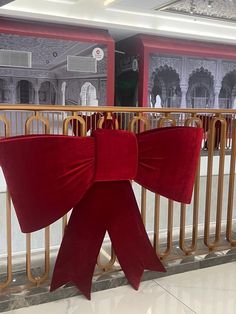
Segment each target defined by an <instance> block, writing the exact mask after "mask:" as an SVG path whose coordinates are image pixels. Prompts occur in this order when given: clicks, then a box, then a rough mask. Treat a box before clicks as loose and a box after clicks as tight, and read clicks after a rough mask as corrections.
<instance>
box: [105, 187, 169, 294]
mask: <svg viewBox="0 0 236 314" xmlns="http://www.w3.org/2000/svg"><path fill="white" fill-rule="evenodd" d="M114 196H115V198H116V199H115V200H114V201H115V203H114V205H115V208H114V207H113V214H112V215H111V216H110V217H111V218H110V221H109V225H108V233H109V236H110V238H111V242H112V244H113V246H114V250H115V252H116V254H117V257H118V260H119V263H120V265H121V267H122V270H123V271H124V273H125V275H126V277H127V279H128V281H129V282H130V284H131V285H132V286H133V287H134V289H136V290H137V289H138V287H139V284H140V280H141V277H142V275H143V272H144V270H145V269H148V270H153V271H160V272H165V271H166V270H165V268H164V266H163V265H162V263H161V262H160V260H159V259H158V257H157V255H156V253H155V251H154V249H153V247H152V245H151V243H150V241H149V238H148V236H147V233H146V230H145V228H144V225H143V222H142V219H141V215H140V212H139V209H138V205H137V202H136V199H135V196H134V193H133V190H132V187H131V184H130V182H129V181H126V182H122V184H121V183H120V185H119V187H117V189H116V194H115V195H114Z"/></svg>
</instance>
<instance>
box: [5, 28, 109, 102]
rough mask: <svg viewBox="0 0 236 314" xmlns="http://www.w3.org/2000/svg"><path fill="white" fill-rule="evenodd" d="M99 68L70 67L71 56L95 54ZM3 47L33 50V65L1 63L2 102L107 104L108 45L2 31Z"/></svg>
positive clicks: (14, 49)
mask: <svg viewBox="0 0 236 314" xmlns="http://www.w3.org/2000/svg"><path fill="white" fill-rule="evenodd" d="M95 48H96V49H97V48H100V49H99V51H102V58H101V57H100V58H97V59H96V68H97V71H96V73H94V71H89V70H88V71H86V72H81V71H78V70H74V71H68V69H67V56H81V57H91V58H94V56H93V55H94V53H93V52H94V49H95ZM0 49H4V50H13V51H19V52H20V51H26V52H31V53H32V67H31V68H23V67H22V68H19V67H14V66H12V67H6V66H0V103H9V104H39V105H43V104H47V105H50V104H52V105H54V104H59V105H60V104H62V105H64V104H78V105H86V106H87V105H92V106H97V105H104V103H106V99H107V95H106V89H105V88H104V86H106V82H107V47H106V45H103V44H96V43H93V42H78V41H70V40H61V39H60V40H58V39H53V38H40V37H32V36H19V35H13V34H4V33H0Z"/></svg>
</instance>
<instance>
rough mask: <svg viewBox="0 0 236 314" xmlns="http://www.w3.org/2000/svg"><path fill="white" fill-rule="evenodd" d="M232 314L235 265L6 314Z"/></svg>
mask: <svg viewBox="0 0 236 314" xmlns="http://www.w3.org/2000/svg"><path fill="white" fill-rule="evenodd" d="M7 313H8V314H31V313H32V314H45V313H47V314H51V313H55V314H191V313H197V314H236V262H233V263H229V264H223V265H220V266H215V267H211V268H205V269H201V270H196V271H191V272H187V273H183V274H178V275H173V276H169V277H165V278H161V279H156V280H151V281H147V282H143V283H142V284H141V286H140V289H139V291H135V290H133V289H132V288H131V287H130V286H124V287H118V288H115V289H110V290H105V291H100V292H96V293H93V294H92V300H91V301H88V300H86V299H85V298H84V297H82V296H78V297H74V298H70V299H66V300H61V301H56V302H52V303H47V304H42V305H38V306H32V307H29V308H22V309H19V310H15V311H10V312H6V314H7Z"/></svg>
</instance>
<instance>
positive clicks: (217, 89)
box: [214, 86, 221, 109]
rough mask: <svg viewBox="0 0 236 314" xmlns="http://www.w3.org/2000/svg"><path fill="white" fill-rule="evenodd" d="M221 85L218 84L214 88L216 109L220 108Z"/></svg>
mask: <svg viewBox="0 0 236 314" xmlns="http://www.w3.org/2000/svg"><path fill="white" fill-rule="evenodd" d="M220 90H221V87H220V86H216V87H215V90H214V109H219V95H220Z"/></svg>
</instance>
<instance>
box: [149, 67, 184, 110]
mask: <svg viewBox="0 0 236 314" xmlns="http://www.w3.org/2000/svg"><path fill="white" fill-rule="evenodd" d="M153 80H154V84H153V88H152V90H151V104H152V106H154V105H155V102H156V97H157V95H159V96H160V97H161V104H162V106H163V107H171V108H172V107H180V104H181V89H180V78H179V75H178V73H177V72H176V71H175V70H174V69H172V68H171V67H168V66H167V65H165V66H164V67H160V68H157V69H156V71H155V73H154V78H153Z"/></svg>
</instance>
